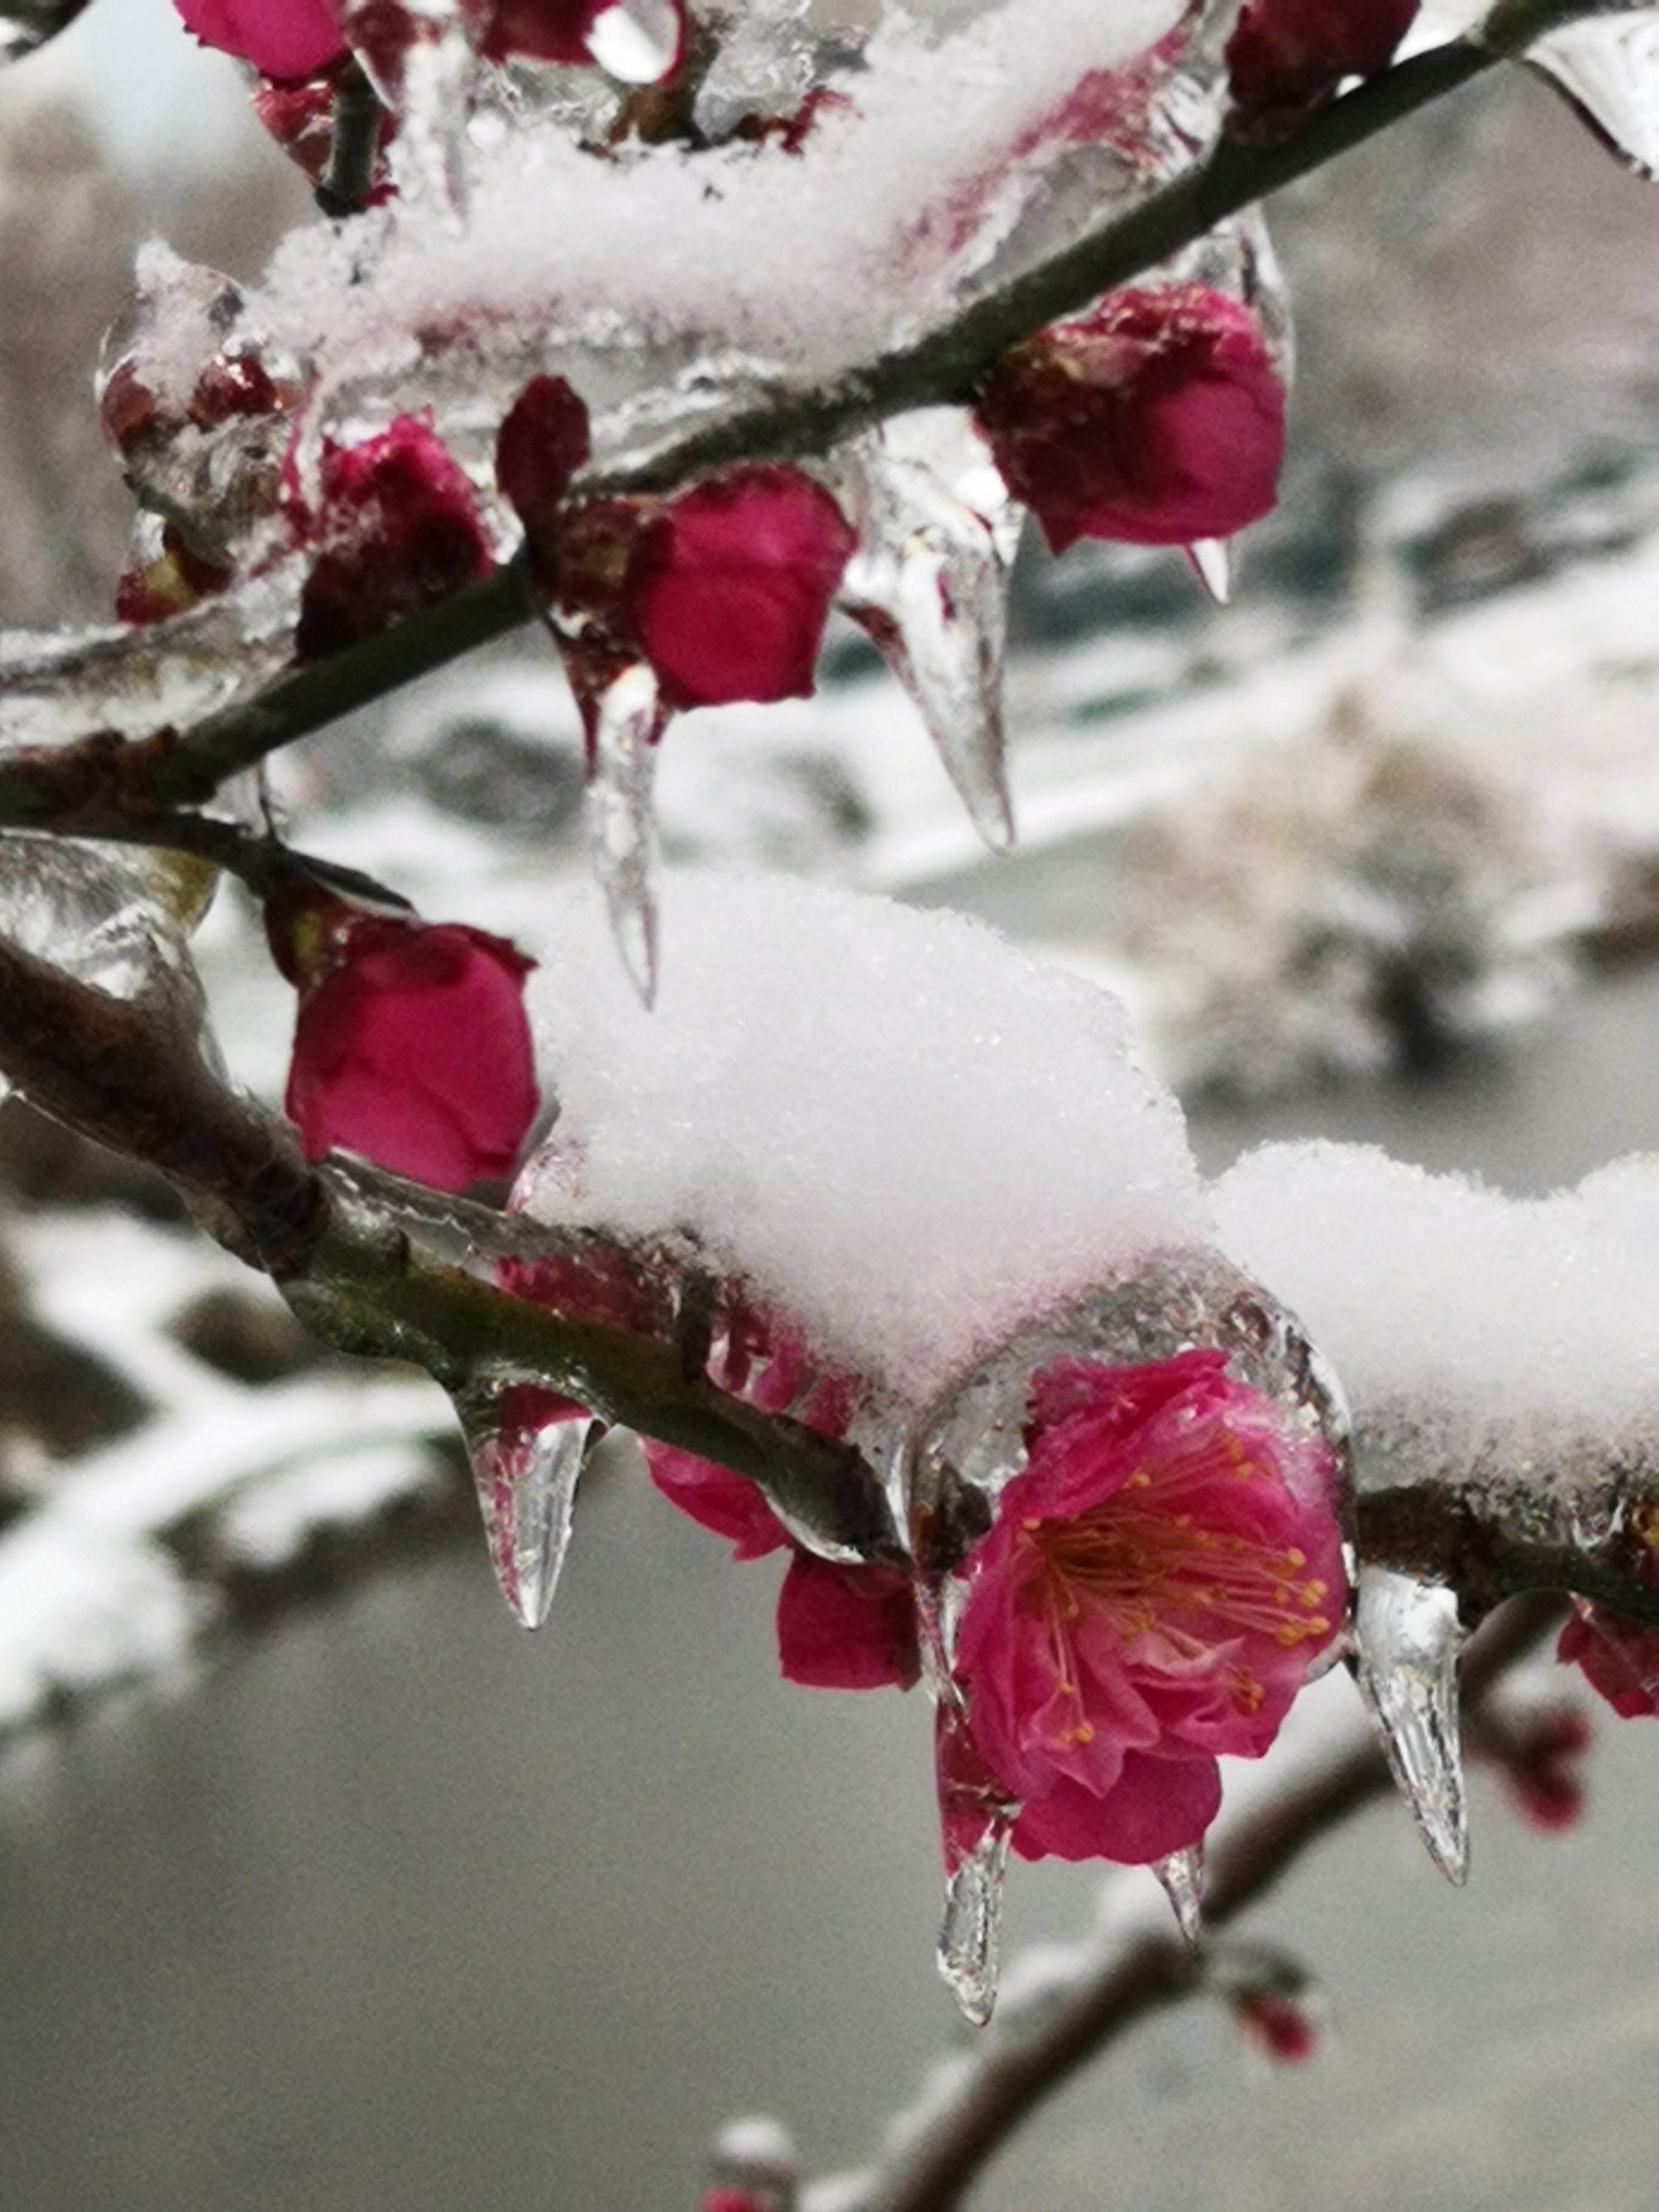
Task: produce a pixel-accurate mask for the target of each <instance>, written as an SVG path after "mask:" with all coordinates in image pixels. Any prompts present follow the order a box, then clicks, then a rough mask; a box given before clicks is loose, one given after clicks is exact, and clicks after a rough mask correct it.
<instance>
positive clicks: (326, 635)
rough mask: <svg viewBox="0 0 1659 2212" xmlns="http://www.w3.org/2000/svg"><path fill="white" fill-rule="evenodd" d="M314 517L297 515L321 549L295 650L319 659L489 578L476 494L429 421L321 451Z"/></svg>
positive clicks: (298, 511)
mask: <svg viewBox="0 0 1659 2212" xmlns="http://www.w3.org/2000/svg"><path fill="white" fill-rule="evenodd" d="M321 477H322V482H321V489H320V495H319V507H318V510H317V512H316V513H310V512H308V511H307V510H305V509H304V508H303V507H301V505H300V504H299V503H298V502H295V507H294V515H295V521H296V523H297V524H298V526H300V527H301V529H302V530H303V532H304V533H305V535H306V536H307V538H309V539H310V541H311V542H312V543H313V544H314V545H316V546H317V547H318V548H319V552H318V556H317V559H316V561H315V562H313V567H312V570H311V574H309V576H308V577H307V579H306V585H305V590H304V592H303V595H302V597H301V603H300V622H299V628H298V631H297V633H296V635H295V652H296V653H297V654H298V656H299V658H300V659H302V660H313V659H319V658H320V657H321V656H322V655H323V654H325V653H337V652H338V651H339V650H340V649H341V647H343V646H348V645H355V644H356V643H357V642H359V641H361V640H362V639H363V638H366V637H374V636H375V635H377V634H378V633H379V632H380V631H381V630H383V629H387V628H389V627H390V625H391V624H392V623H394V622H398V621H400V620H401V619H402V618H403V617H404V616H405V615H411V614H415V613H417V612H418V611H420V609H421V608H422V607H427V606H430V605H433V604H434V602H435V601H436V600H438V599H447V597H448V596H449V594H450V593H451V592H458V591H459V590H460V589H461V587H462V586H463V585H465V584H470V583H472V582H474V581H475V580H477V578H478V577H480V576H483V575H486V574H488V573H489V569H490V568H491V566H492V564H493V555H492V553H491V550H490V544H489V538H488V537H487V536H486V534H485V532H484V527H483V521H482V520H481V519H480V517H479V513H478V507H477V500H476V499H475V498H474V496H473V491H472V486H471V483H470V482H469V481H468V479H467V477H466V475H465V472H464V471H463V470H462V469H461V468H460V466H459V464H458V463H457V462H456V461H455V460H453V459H452V458H451V456H450V454H449V453H448V451H447V448H446V447H445V446H444V444H443V442H442V441H441V439H440V438H439V436H438V435H437V433H436V432H435V430H434V428H432V424H431V422H430V420H429V419H428V417H426V416H416V415H400V416H398V418H397V420H396V421H395V422H393V423H392V425H391V426H390V428H387V429H385V430H382V431H381V432H380V435H378V436H376V437H373V438H367V439H365V440H364V441H363V442H362V444H361V445H358V446H350V447H341V446H336V445H334V444H333V443H330V444H329V445H328V446H327V447H325V450H324V453H323V460H322V470H321Z"/></svg>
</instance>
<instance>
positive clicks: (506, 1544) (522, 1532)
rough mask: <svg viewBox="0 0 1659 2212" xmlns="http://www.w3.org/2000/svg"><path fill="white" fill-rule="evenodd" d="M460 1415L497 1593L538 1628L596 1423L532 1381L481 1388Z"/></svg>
mask: <svg viewBox="0 0 1659 2212" xmlns="http://www.w3.org/2000/svg"><path fill="white" fill-rule="evenodd" d="M555 1409H556V1410H555ZM461 1418H462V1425H463V1427H464V1429H465V1431H466V1436H467V1449H468V1452H469V1454H470V1456H471V1462H472V1479H473V1480H474V1482H475V1483H476V1484H477V1490H478V1504H479V1506H480V1508H481V1509H482V1511H483V1524H484V1535H485V1537H486V1539H487V1541H488V1542H489V1559H490V1564H491V1565H492V1566H493V1567H494V1568H495V1579H496V1581H497V1582H498V1583H500V1585H501V1595H502V1596H503V1597H504V1598H505V1599H506V1600H507V1603H508V1605H510V1606H511V1607H512V1608H513V1612H514V1613H516V1614H517V1615H518V1617H519V1619H520V1620H521V1621H522V1622H523V1623H524V1625H525V1626H526V1628H539V1627H540V1626H541V1625H542V1623H543V1622H544V1620H546V1619H547V1614H548V1608H549V1607H550V1606H551V1604H552V1602H553V1593H554V1590H555V1589H556V1587H557V1584H558V1580H559V1574H560V1571H561V1569H562V1567H563V1565H564V1557H565V1553H566V1552H567V1550H568V1548H569V1544H570V1526H571V1516H572V1514H573V1512H574V1507H575V1498H576V1482H577V1478H578V1477H579V1476H580V1473H581V1470H582V1463H583V1461H584V1460H585V1459H586V1455H587V1446H588V1440H589V1438H590V1437H591V1436H592V1431H593V1429H594V1427H595V1425H596V1424H595V1423H594V1422H593V1421H592V1420H590V1419H588V1418H587V1416H586V1414H583V1413H578V1412H574V1411H573V1409H572V1408H571V1407H570V1405H569V1403H568V1401H567V1400H564V1399H561V1398H557V1397H556V1396H555V1395H553V1394H552V1393H551V1392H550V1391H549V1390H547V1389H544V1387H543V1386H542V1385H541V1384H539V1383H505V1384H498V1385H496V1386H495V1387H494V1388H492V1389H488V1390H486V1391H483V1392H482V1393H480V1394H478V1396H477V1400H476V1402H470V1403H467V1404H465V1405H463V1407H462V1408H461Z"/></svg>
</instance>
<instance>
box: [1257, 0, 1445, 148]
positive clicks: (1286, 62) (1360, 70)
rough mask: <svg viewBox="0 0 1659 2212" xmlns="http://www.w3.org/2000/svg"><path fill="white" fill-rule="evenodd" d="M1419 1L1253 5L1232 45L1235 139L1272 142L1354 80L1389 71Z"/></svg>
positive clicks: (1288, 0) (1274, 0) (1270, 0)
mask: <svg viewBox="0 0 1659 2212" xmlns="http://www.w3.org/2000/svg"><path fill="white" fill-rule="evenodd" d="M1417 9H1418V0H1249V6H1248V7H1246V8H1245V9H1244V11H1243V14H1242V15H1240V16H1239V19H1238V21H1237V23H1236V24H1235V25H1234V27H1233V32H1232V36H1231V38H1230V39H1229V40H1228V41H1227V52H1226V60H1227V76H1228V82H1229V86H1230V88H1231V93H1232V97H1233V112H1232V114H1231V116H1230V118H1229V119H1228V128H1229V130H1230V131H1231V132H1232V134H1233V135H1234V136H1235V137H1240V138H1243V139H1246V140H1249V141H1250V142H1251V143H1256V144H1263V143H1267V144H1271V143H1273V142H1274V141H1276V140H1278V139H1280V138H1283V137H1286V136H1288V134H1289V133H1290V131H1292V130H1294V129H1295V127H1296V125H1297V124H1298V123H1300V122H1301V121H1302V120H1303V118H1304V117H1305V116H1307V115H1309V114H1310V113H1311V112H1313V110H1314V109H1316V108H1317V107H1322V106H1324V104H1325V103H1326V101H1327V100H1329V99H1330V97H1331V96H1332V94H1334V92H1335V90H1336V88H1337V86H1338V85H1339V84H1340V82H1341V81H1342V79H1343V78H1344V77H1346V76H1375V75H1376V71H1377V70H1380V69H1384V68H1386V67H1387V65H1388V63H1389V59H1390V58H1391V56H1392V55H1393V53H1394V50H1395V47H1396V46H1398V45H1399V44H1400V41H1401V39H1403V38H1404V37H1405V35H1406V33H1407V30H1408V29H1409V28H1410V27H1411V23H1412V20H1413V17H1414V16H1415V15H1416V14H1417Z"/></svg>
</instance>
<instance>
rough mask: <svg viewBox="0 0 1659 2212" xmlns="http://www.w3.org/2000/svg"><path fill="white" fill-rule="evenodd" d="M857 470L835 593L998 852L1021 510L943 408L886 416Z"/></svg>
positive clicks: (957, 418)
mask: <svg viewBox="0 0 1659 2212" xmlns="http://www.w3.org/2000/svg"><path fill="white" fill-rule="evenodd" d="M855 466H856V469H857V496H858V500H859V504H860V507H861V508H862V510H863V511H862V513H861V516H860V539H861V544H860V550H859V551H858V553H857V554H856V555H855V556H854V560H853V562H852V564H851V566H850V567H849V568H848V573H847V580H846V583H845V585H844V586H843V591H842V598H843V601H844V603H845V604H846V605H847V606H848V611H850V612H851V613H852V614H853V616H854V618H855V619H856V620H857V621H859V622H860V623H862V625H863V627H864V628H865V629H866V630H867V631H868V633H869V635H870V636H871V637H872V639H873V641H874V642H875V644H876V646H877V647H878V649H879V651H880V653H881V654H882V657H883V659H884V660H885V661H886V662H887V664H888V665H889V666H890V668H891V669H892V670H893V671H894V673H895V674H896V676H897V677H898V678H899V680H900V682H901V683H902V684H903V685H904V687H905V689H906V690H908V692H909V694H910V696H911V697H912V698H913V699H914V700H915V702H916V705H917V706H918V708H920V709H921V717H922V720H923V721H924V722H925V723H926V724H927V733H928V735H929V736H930V737H931V738H933V743H934V744H935V745H936V746H937V747H938V749H939V757H940V759H941V760H942V761H943V763H944V764H945V772H946V774H947V775H949V776H950V778H951V782H952V783H953V784H954V785H955V787H956V789H957V793H958V794H959V796H960V797H961V799H962V801H963V805H965V806H966V807H967V809H968V812H969V817H970V818H971V820H972V821H973V823H974V826H975V829H977V830H978V831H979V833H980V835H981V837H983V838H984V840H985V842H986V843H987V845H988V846H989V847H990V848H991V849H992V850H993V852H998V853H1003V852H1006V851H1007V850H1008V848H1009V847H1010V846H1012V843H1013V842H1014V823H1013V812H1012V807H1011V805H1010V803H1009V798H1008V787H1007V781H1006V774H1005V769H1004V763H1003V749H1004V741H1003V726H1002V662H1003V651H1004V645H1005V641H1006V632H1007V571H1008V567H1009V564H1010V562H1012V558H1013V551H1014V547H1015V545H1016V544H1017V543H1018V532H1019V521H1020V516H1019V513H1018V510H1014V509H1012V502H1011V501H1009V499H1008V497H1007V495H1006V491H1005V490H1003V489H1002V487H1001V483H1000V478H999V477H997V476H996V473H995V471H994V470H993V469H992V468H991V467H990V465H989V461H988V456H987V454H986V453H985V450H984V447H983V446H982V444H981V441H980V440H979V439H978V437H977V435H975V433H973V431H972V430H971V428H970V427H969V424H968V422H967V418H966V417H965V416H962V415H960V414H958V413H957V412H956V411H955V410H948V409H930V410H927V411H926V412H924V413H921V414H918V415H915V416H907V417H902V418H901V420H900V421H898V422H895V423H892V424H890V425H889V426H888V428H887V430H886V431H885V433H884V435H883V436H882V437H881V439H880V440H879V441H873V442H871V443H867V444H866V445H864V446H862V447H860V448H859V449H858V452H857V455H856V461H855Z"/></svg>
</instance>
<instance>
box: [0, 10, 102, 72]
mask: <svg viewBox="0 0 1659 2212" xmlns="http://www.w3.org/2000/svg"><path fill="white" fill-rule="evenodd" d="M86 4H87V0H11V5H10V6H9V7H5V8H0V67H3V66H4V64H6V63H7V62H21V60H22V58H23V57H24V55H25V54H32V53H33V52H34V51H35V49H36V48H37V47H38V46H45V45H46V40H48V39H55V38H56V37H57V36H58V33H59V31H62V30H66V29H67V28H68V27H69V26H70V24H71V23H72V22H73V21H75V19H76V16H77V15H79V14H80V12H81V10H82V8H84V7H85V6H86Z"/></svg>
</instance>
